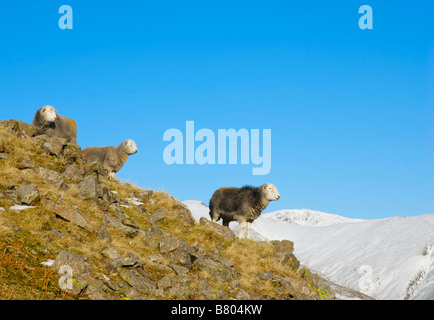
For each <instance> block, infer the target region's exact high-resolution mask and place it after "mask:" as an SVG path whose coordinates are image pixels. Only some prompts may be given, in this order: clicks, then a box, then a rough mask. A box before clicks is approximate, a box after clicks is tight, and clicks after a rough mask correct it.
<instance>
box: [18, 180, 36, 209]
mask: <svg viewBox="0 0 434 320" xmlns="http://www.w3.org/2000/svg"><path fill="white" fill-rule="evenodd" d="M15 192H16V195H17V198H18V200H19V201H20V202H21V203H22V204H26V205H28V206H32V205H34V204H35V203H37V202H38V201H39V200H40V199H41V197H40V194H39V189H38V187H37V186H36V185H35V184H28V185H23V186H20V187H19V188H18V189H17V190H16V191H15Z"/></svg>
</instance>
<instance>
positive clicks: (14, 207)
mask: <svg viewBox="0 0 434 320" xmlns="http://www.w3.org/2000/svg"><path fill="white" fill-rule="evenodd" d="M32 208H36V207H32V206H21V205H15V206H12V207H10V208H9V210H15V211H22V210H26V209H32Z"/></svg>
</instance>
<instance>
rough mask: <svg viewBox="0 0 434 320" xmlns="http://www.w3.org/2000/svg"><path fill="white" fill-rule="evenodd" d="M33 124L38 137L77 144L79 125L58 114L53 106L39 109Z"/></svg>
mask: <svg viewBox="0 0 434 320" xmlns="http://www.w3.org/2000/svg"><path fill="white" fill-rule="evenodd" d="M32 124H33V125H34V126H36V128H37V130H36V134H37V135H41V134H46V135H47V136H48V137H58V138H64V139H66V141H67V142H72V143H75V144H77V123H76V122H75V121H74V120H72V119H69V118H66V117H64V116H61V115H60V114H58V113H57V110H56V109H54V108H53V107H52V106H43V107H42V108H41V109H39V110H38V111H37V112H36V114H35V116H34V117H33V122H32Z"/></svg>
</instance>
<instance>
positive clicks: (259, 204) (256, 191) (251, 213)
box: [209, 183, 280, 239]
mask: <svg viewBox="0 0 434 320" xmlns="http://www.w3.org/2000/svg"><path fill="white" fill-rule="evenodd" d="M279 198H280V195H279V192H278V191H277V188H276V187H275V186H274V185H273V184H272V183H266V184H263V185H262V186H260V187H251V186H245V187H242V188H234V187H228V188H220V189H218V190H217V191H215V192H214V194H213V195H212V197H211V200H210V201H209V209H210V211H209V214H210V216H211V219H212V221H213V222H217V221H218V220H219V219H220V218H221V219H223V225H224V226H226V227H229V222H231V221H238V223H239V224H240V233H239V236H238V237H239V238H240V239H242V238H244V233H245V229H246V225H247V238H250V228H251V226H252V222H253V220H255V219H256V218H258V217H259V215H260V214H261V212H262V210H264V209H265V207H266V206H267V205H268V203H269V202H270V201H274V200H278V199H279Z"/></svg>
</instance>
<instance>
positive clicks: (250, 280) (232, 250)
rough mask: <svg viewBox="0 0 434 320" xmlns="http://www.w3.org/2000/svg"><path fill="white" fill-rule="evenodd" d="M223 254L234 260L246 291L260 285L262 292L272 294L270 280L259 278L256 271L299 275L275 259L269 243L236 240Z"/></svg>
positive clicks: (286, 275)
mask: <svg viewBox="0 0 434 320" xmlns="http://www.w3.org/2000/svg"><path fill="white" fill-rule="evenodd" d="M225 255H226V256H227V257H228V258H230V259H232V260H233V261H234V263H235V266H236V269H237V270H238V271H239V272H240V274H241V277H240V283H241V285H242V286H243V288H245V290H247V291H249V290H250V291H255V290H257V288H259V287H260V288H261V292H262V293H264V294H269V295H273V294H274V289H275V288H274V287H273V285H272V282H270V281H264V280H261V279H260V277H259V276H258V273H268V272H270V271H273V275H274V276H280V277H296V278H299V277H300V276H299V274H298V273H297V272H294V271H293V270H291V269H290V268H288V267H287V266H284V265H282V264H281V263H279V262H277V261H276V255H275V252H274V248H273V246H272V245H271V244H270V243H266V242H257V241H253V240H248V239H242V240H238V241H235V242H233V243H232V245H231V246H230V247H229V248H228V249H227V250H226V252H225Z"/></svg>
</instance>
